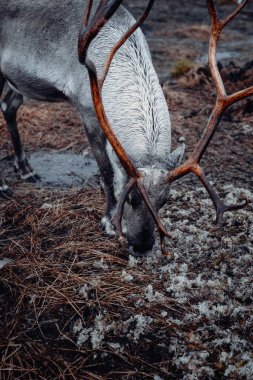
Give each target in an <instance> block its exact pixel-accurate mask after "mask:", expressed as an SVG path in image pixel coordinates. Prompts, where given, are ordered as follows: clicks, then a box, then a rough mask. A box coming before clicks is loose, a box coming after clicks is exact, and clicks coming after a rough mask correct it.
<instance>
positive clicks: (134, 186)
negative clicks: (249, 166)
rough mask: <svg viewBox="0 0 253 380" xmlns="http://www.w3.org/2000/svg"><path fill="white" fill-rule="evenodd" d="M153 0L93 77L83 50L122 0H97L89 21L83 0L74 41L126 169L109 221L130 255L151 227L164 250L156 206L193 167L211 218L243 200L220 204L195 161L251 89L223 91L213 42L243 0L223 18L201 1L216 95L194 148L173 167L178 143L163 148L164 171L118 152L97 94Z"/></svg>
mask: <svg viewBox="0 0 253 380" xmlns="http://www.w3.org/2000/svg"><path fill="white" fill-rule="evenodd" d="M154 1H155V0H150V1H149V3H148V6H147V8H146V10H145V12H144V14H143V16H142V17H141V18H140V19H139V20H138V21H137V22H136V23H135V24H134V25H133V26H132V27H131V28H130V29H129V30H128V31H127V32H126V33H125V35H124V36H123V37H122V38H121V39H120V40H119V42H118V43H117V44H116V45H115V46H114V47H113V48H112V50H111V52H110V54H109V56H108V59H107V61H106V63H105V66H104V69H103V72H102V76H101V77H100V78H98V77H97V72H96V68H95V66H94V64H93V63H92V62H91V61H90V60H89V59H88V57H87V50H88V47H89V45H90V42H91V41H92V40H93V38H94V37H95V36H96V35H97V34H98V32H99V31H100V30H101V28H102V27H103V26H104V25H105V23H106V22H107V21H108V19H109V18H110V17H111V16H112V15H113V14H114V13H115V11H116V10H117V9H118V7H119V6H120V4H121V3H122V2H123V0H111V1H106V0H100V3H99V6H98V8H97V11H96V12H95V15H94V16H93V19H92V20H91V22H89V19H90V13H91V8H92V4H93V1H92V0H89V1H87V8H86V12H85V16H84V31H82V32H81V34H80V37H79V43H78V52H79V60H80V62H81V63H83V64H85V65H86V67H87V70H88V73H89V79H90V87H91V93H92V97H93V103H94V108H95V111H96V114H97V118H98V121H99V123H100V125H101V128H102V129H103V131H104V133H105V135H106V137H107V139H108V141H109V142H110V144H111V146H112V148H113V150H114V152H115V153H116V155H117V157H118V159H119V162H120V164H121V165H122V167H123V168H124V170H125V172H126V173H127V178H128V180H127V181H126V182H125V186H124V188H123V189H120V194H119V195H118V199H117V201H118V202H117V208H116V211H115V215H114V217H113V224H114V226H115V231H116V233H117V235H118V236H119V240H120V241H121V242H126V241H128V244H129V246H130V247H131V248H130V251H133V253H135V254H142V253H145V252H146V251H148V250H149V249H151V248H152V246H153V244H154V227H155V226H156V227H157V229H158V231H159V234H160V239H161V249H162V252H163V253H165V245H164V238H165V236H167V237H171V236H170V234H169V233H168V232H167V231H166V230H165V229H164V227H163V225H162V223H161V221H160V219H159V217H158V211H159V209H160V208H161V207H162V206H163V204H164V203H165V202H166V200H167V198H168V193H169V187H170V184H171V183H172V182H174V181H175V180H177V179H178V178H180V177H183V176H184V175H186V174H188V173H190V172H193V173H194V174H195V175H196V176H197V177H198V178H199V180H200V181H201V183H202V184H203V185H204V187H205V188H206V190H207V192H208V193H209V195H210V197H211V199H212V202H213V204H214V206H215V209H216V221H217V223H218V224H219V225H220V226H221V225H223V214H224V212H226V211H230V210H236V209H239V208H242V207H245V205H246V203H244V204H240V205H226V204H224V203H222V201H221V199H220V198H219V196H218V195H217V194H216V193H215V192H214V190H213V188H212V187H211V185H210V184H209V182H208V181H207V179H206V177H205V175H204V172H203V170H202V168H201V167H200V160H201V158H202V156H203V154H204V153H205V150H206V148H207V146H208V144H209V143H210V141H211V139H212V137H213V135H214V133H215V130H216V128H217V126H218V124H219V120H220V118H221V116H222V114H223V113H224V111H225V110H226V109H227V108H228V107H229V106H230V105H232V104H233V103H235V102H236V101H239V100H242V99H244V98H246V97H248V96H250V95H252V94H253V86H252V87H249V88H247V89H244V90H241V91H238V92H236V93H234V94H232V95H227V94H226V91H225V88H224V84H223V81H222V79H221V76H220V73H219V69H218V65H217V61H216V51H217V44H218V40H219V37H220V33H221V31H222V29H223V28H224V26H225V25H226V24H227V23H228V22H229V21H230V20H232V19H233V18H234V17H235V16H236V15H237V14H238V13H239V12H240V10H241V9H242V8H243V7H244V6H245V5H246V3H247V2H248V0H244V1H242V3H241V4H240V5H239V6H238V7H237V8H236V10H235V11H234V12H233V13H232V14H231V15H229V16H228V17H227V18H226V19H224V20H220V19H219V17H218V14H217V11H216V9H215V6H214V2H213V0H206V2H207V8H208V12H209V15H210V18H211V33H210V42H209V65H210V71H211V75H212V78H213V80H214V85H215V88H216V92H217V98H216V102H215V105H214V108H213V110H212V113H211V115H210V118H209V120H208V122H207V125H206V128H205V130H204V132H203V134H202V136H201V138H200V140H199V142H198V143H197V144H196V147H195V149H194V151H193V152H192V153H191V154H190V156H189V158H188V159H187V161H186V162H185V163H184V164H182V165H180V166H178V164H179V162H180V159H181V158H182V155H183V150H184V147H182V148H179V149H178V150H176V151H175V152H173V153H172V154H169V153H168V163H167V164H169V163H170V165H169V170H168V165H161V163H160V164H159V165H158V166H157V167H151V168H148V167H146V166H145V169H141V167H140V168H137V167H136V166H135V165H134V164H133V162H132V161H131V159H130V158H129V156H128V155H127V153H126V152H125V151H124V149H123V146H122V145H121V143H120V141H119V140H118V139H117V137H116V135H115V134H114V132H113V129H112V128H111V125H110V122H109V120H108V118H107V116H106V113H105V109H104V106H103V101H102V96H101V90H102V86H103V83H104V80H105V78H106V76H107V73H108V70H109V67H110V64H111V62H112V59H113V57H114V55H115V54H116V52H117V51H118V49H119V48H120V47H121V46H122V45H123V44H124V42H125V41H126V40H127V39H128V38H129V36H130V35H131V34H132V33H134V32H135V30H136V29H137V28H138V27H139V26H140V25H141V24H142V23H143V22H144V20H145V19H146V18H147V16H148V14H149V12H150V10H151V8H152V6H153V4H154ZM122 217H123V223H122ZM122 224H123V227H122ZM124 232H125V234H126V235H125V234H124Z"/></svg>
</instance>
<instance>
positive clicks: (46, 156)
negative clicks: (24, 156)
mask: <svg viewBox="0 0 253 380" xmlns="http://www.w3.org/2000/svg"><path fill="white" fill-rule="evenodd" d="M30 163H31V165H32V166H33V168H34V169H35V170H36V171H37V173H38V174H39V175H40V177H41V182H42V183H46V184H48V185H53V186H71V185H81V186H83V185H85V184H86V183H87V181H88V180H89V179H90V178H91V177H93V176H94V175H95V174H97V173H98V167H97V163H96V161H95V160H94V158H92V157H90V156H86V157H84V156H82V155H78V154H73V153H51V152H36V153H33V154H31V156H30Z"/></svg>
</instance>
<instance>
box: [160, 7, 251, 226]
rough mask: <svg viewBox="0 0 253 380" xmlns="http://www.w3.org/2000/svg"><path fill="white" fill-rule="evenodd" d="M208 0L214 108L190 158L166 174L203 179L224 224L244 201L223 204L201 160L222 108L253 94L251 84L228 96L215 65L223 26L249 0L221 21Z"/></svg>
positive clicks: (218, 220) (170, 179)
mask: <svg viewBox="0 0 253 380" xmlns="http://www.w3.org/2000/svg"><path fill="white" fill-rule="evenodd" d="M206 2H207V8H208V12H209V15H210V19H211V33H210V40H209V66H210V71H211V75H212V78H213V81H214V84H215V88H216V91H217V98H216V102H215V105H214V108H213V110H212V113H211V115H210V118H209V120H208V122H207V126H206V128H205V130H204V132H203V134H202V136H201V138H200V140H199V142H198V143H197V145H196V147H195V149H194V150H193V152H192V153H191V154H190V157H189V158H188V160H187V161H186V162H185V163H184V164H183V165H181V166H179V167H178V168H176V169H174V170H172V171H171V172H170V173H169V174H168V175H167V182H169V183H172V182H173V181H175V180H176V179H178V178H180V177H183V176H185V175H186V174H188V173H190V172H193V173H194V174H195V175H196V176H197V177H198V178H199V179H200V181H201V182H202V184H203V185H204V187H205V188H206V190H207V192H208V193H209V195H210V198H211V199H212V202H213V204H214V206H215V209H216V222H217V223H218V225H223V214H224V212H226V211H229V210H238V209H240V208H243V207H245V206H246V204H247V202H246V203H243V204H241V205H226V204H224V203H222V201H221V200H220V198H219V196H218V195H217V194H216V193H215V191H214V190H213V189H212V187H211V185H210V184H209V182H208V180H207V178H206V177H205V175H204V172H203V170H202V169H201V167H200V160H201V158H202V156H203V154H204V153H205V151H206V149H207V147H208V145H209V143H210V141H211V140H212V137H213V135H214V133H215V131H216V129H217V126H218V124H219V121H220V118H221V116H222V114H223V113H224V111H225V110H226V109H227V108H228V107H229V106H230V105H232V104H233V103H235V102H237V101H239V100H242V99H245V98H246V97H248V96H250V95H252V94H253V86H251V87H248V88H246V89H244V90H241V91H238V92H235V93H234V94H232V95H227V94H226V90H225V87H224V83H223V81H222V78H221V75H220V72H219V69H218V64H217V58H216V54H217V44H218V41H219V37H220V33H221V31H222V29H223V28H224V26H225V25H227V23H228V22H229V21H231V20H232V19H234V18H235V17H236V15H237V14H238V13H239V12H240V11H241V10H242V9H243V8H244V7H245V5H246V4H247V2H248V0H244V1H243V2H242V4H241V5H239V6H238V7H237V8H236V10H235V11H234V12H232V13H231V14H230V15H229V16H228V17H226V18H225V19H224V20H220V19H219V16H218V14H217V11H216V8H215V5H214V1H213V0H206Z"/></svg>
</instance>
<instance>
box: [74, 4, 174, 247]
mask: <svg viewBox="0 0 253 380" xmlns="http://www.w3.org/2000/svg"><path fill="white" fill-rule="evenodd" d="M122 2H123V0H115V1H112V2H110V4H108V2H106V1H103V0H101V1H100V4H99V7H98V9H97V11H96V12H95V15H94V17H93V19H92V21H91V22H90V24H89V18H90V14H91V8H92V4H93V1H92V0H89V1H88V3H87V7H86V11H85V15H84V30H82V32H81V33H80V36H79V41H78V54H79V61H80V62H81V63H83V64H85V65H86V67H87V69H88V74H89V79H90V87H91V93H92V99H93V104H94V108H95V111H96V115H97V118H98V121H99V123H100V125H101V128H102V129H103V131H104V133H105V136H106V138H107V139H108V141H109V142H110V144H111V146H112V148H113V149H114V151H115V153H116V155H117V156H118V158H119V160H120V162H121V165H122V166H123V168H124V169H125V171H126V173H127V174H128V176H129V177H130V180H129V182H128V183H127V185H126V187H125V189H124V190H123V192H122V194H121V196H120V199H119V201H118V204H117V208H116V213H115V216H114V218H113V220H112V222H113V224H114V226H115V230H116V233H117V235H118V236H119V240H120V241H121V242H125V237H124V234H123V231H122V226H121V220H122V214H123V209H124V204H125V202H126V199H127V196H128V194H129V192H130V191H131V190H132V188H133V187H136V188H137V190H138V191H139V193H140V195H141V196H142V198H143V200H144V202H145V205H146V207H147V208H148V210H149V211H150V213H151V215H152V217H153V219H154V222H155V224H156V226H157V228H158V231H159V234H160V239H161V249H162V252H163V253H165V245H164V238H165V236H167V237H171V235H170V234H169V233H168V232H167V231H166V230H165V228H164V227H163V225H162V223H161V221H160V219H159V217H158V215H157V212H156V210H155V208H154V206H153V205H152V203H151V201H150V199H149V196H148V194H147V192H146V190H145V187H144V185H143V179H142V175H141V173H140V172H139V170H138V169H137V168H136V167H135V166H134V164H133V163H132V161H131V160H130V158H129V156H128V155H127V153H126V151H125V150H124V148H123V146H122V144H121V143H120V141H119V140H118V138H117V136H116V135H115V133H114V132H113V129H112V127H111V125H110V122H109V120H108V118H107V115H106V112H105V109H104V105H103V100H102V95H101V92H102V86H103V84H104V81H105V79H106V76H107V74H108V71H109V68H110V65H111V62H112V60H113V57H114V56H115V54H116V53H117V51H118V49H119V48H120V47H121V46H122V45H123V44H124V43H125V42H126V40H127V39H128V38H129V37H130V36H131V35H132V34H133V33H134V32H135V31H136V30H137V29H138V28H139V26H140V25H142V23H143V22H144V21H145V19H146V18H147V16H148V14H149V12H150V10H151V8H152V6H153V4H154V2H155V0H150V1H149V3H148V5H147V8H146V9H145V11H144V13H143V15H142V16H141V17H140V19H139V20H138V21H137V22H136V23H135V24H134V25H133V26H132V27H131V28H130V29H129V30H128V31H127V32H126V33H125V34H124V35H123V36H122V37H121V39H120V40H119V41H118V42H117V43H116V44H115V46H113V48H112V49H111V51H110V53H109V55H108V58H107V59H106V62H105V65H104V68H103V70H102V75H101V77H100V78H98V75H97V71H96V67H95V65H94V64H93V62H91V61H90V60H89V58H88V57H87V51H88V48H89V46H90V43H91V41H92V40H93V39H94V38H95V37H96V36H97V34H98V33H99V31H100V30H101V28H102V27H103V26H104V25H105V24H106V22H107V21H108V20H109V19H110V17H112V16H113V14H114V13H115V12H116V10H117V9H118V7H119V6H120V4H121V3H122Z"/></svg>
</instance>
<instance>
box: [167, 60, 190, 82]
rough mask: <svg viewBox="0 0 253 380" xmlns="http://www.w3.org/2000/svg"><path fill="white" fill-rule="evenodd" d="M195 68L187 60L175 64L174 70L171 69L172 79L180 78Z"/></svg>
mask: <svg viewBox="0 0 253 380" xmlns="http://www.w3.org/2000/svg"><path fill="white" fill-rule="evenodd" d="M192 67H193V63H192V62H190V61H188V60H187V59H183V60H181V61H178V62H176V63H175V65H174V66H173V68H172V69H171V76H172V78H178V77H180V76H181V75H184V74H186V73H188V71H190V70H191V68H192Z"/></svg>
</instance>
